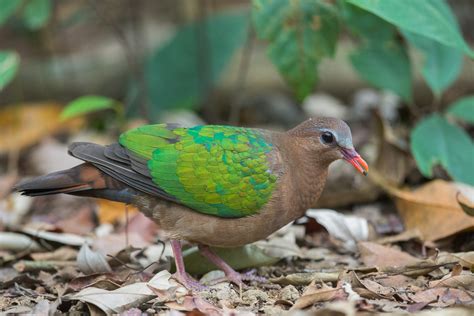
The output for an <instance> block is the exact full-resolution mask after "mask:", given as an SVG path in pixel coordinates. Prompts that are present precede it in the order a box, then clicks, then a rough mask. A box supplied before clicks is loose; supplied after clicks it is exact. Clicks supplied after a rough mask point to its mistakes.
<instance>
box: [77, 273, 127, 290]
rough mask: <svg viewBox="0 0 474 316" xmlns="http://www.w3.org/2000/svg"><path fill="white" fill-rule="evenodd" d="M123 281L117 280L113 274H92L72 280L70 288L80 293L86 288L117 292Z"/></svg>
mask: <svg viewBox="0 0 474 316" xmlns="http://www.w3.org/2000/svg"><path fill="white" fill-rule="evenodd" d="M122 283H123V281H121V280H117V279H116V278H115V275H114V274H113V273H101V274H90V275H86V276H80V277H77V278H75V279H72V280H71V281H70V282H69V284H68V287H69V288H70V289H72V290H73V291H80V290H82V289H84V288H86V287H95V288H99V289H103V290H109V291H111V290H115V289H117V288H119V287H120V284H122Z"/></svg>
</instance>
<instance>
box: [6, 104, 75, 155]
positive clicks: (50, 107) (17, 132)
mask: <svg viewBox="0 0 474 316" xmlns="http://www.w3.org/2000/svg"><path fill="white" fill-rule="evenodd" d="M61 111H62V106H61V105H59V104H57V103H52V102H50V103H47V102H44V103H27V104H15V105H11V106H7V107H4V108H2V110H1V111H0V135H2V141H1V142H0V153H4V152H9V151H18V150H21V149H23V148H25V147H28V146H31V145H33V144H35V143H36V142H38V140H40V139H42V138H43V137H45V136H47V135H51V134H53V133H56V132H59V131H74V130H77V129H79V128H80V127H81V126H83V124H84V120H83V119H81V118H78V119H73V120H68V121H66V122H60V120H59V115H60V113H61Z"/></svg>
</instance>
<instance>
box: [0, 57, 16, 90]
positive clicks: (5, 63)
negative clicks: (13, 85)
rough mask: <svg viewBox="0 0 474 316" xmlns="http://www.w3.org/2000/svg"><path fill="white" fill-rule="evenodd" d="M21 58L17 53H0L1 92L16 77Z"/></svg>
mask: <svg viewBox="0 0 474 316" xmlns="http://www.w3.org/2000/svg"><path fill="white" fill-rule="evenodd" d="M19 65H20V57H19V56H18V54H17V53H15V52H10V51H0V91H2V90H3V88H5V86H6V85H7V84H8V83H9V82H10V81H11V80H12V79H13V78H14V77H15V74H16V73H17V71H18V66H19Z"/></svg>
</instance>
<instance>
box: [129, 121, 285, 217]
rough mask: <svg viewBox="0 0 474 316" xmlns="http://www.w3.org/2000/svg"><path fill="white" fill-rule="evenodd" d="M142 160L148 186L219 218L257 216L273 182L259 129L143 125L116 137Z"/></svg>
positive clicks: (267, 149) (265, 143)
mask: <svg viewBox="0 0 474 316" xmlns="http://www.w3.org/2000/svg"><path fill="white" fill-rule="evenodd" d="M120 144H122V145H123V146H124V147H126V148H127V149H128V150H130V151H132V152H134V153H136V154H138V155H140V156H141V157H143V158H145V159H147V161H148V169H149V171H150V174H151V176H152V179H153V182H154V183H156V184H157V185H158V186H159V187H160V188H161V189H163V190H164V191H165V192H166V193H167V194H169V195H171V196H173V197H175V198H177V199H178V200H179V201H180V202H181V203H182V204H184V205H186V206H188V207H190V208H192V209H194V210H196V211H198V212H201V213H205V214H210V215H216V216H219V217H243V216H248V215H252V214H256V213H258V211H259V210H260V209H261V208H262V207H263V206H264V205H265V204H266V203H267V202H268V200H269V198H270V196H271V194H272V192H273V190H274V188H275V182H276V176H275V175H273V174H272V173H271V171H270V166H269V164H268V158H267V154H268V153H269V152H270V151H271V150H272V149H273V145H272V144H271V143H269V142H268V141H266V140H265V138H264V137H263V135H262V134H261V132H260V131H258V130H255V129H247V128H240V127H230V126H212V125H209V126H196V127H193V128H171V127H170V126H168V125H166V124H159V125H147V126H142V127H139V128H137V129H133V130H131V131H128V132H126V133H124V134H122V135H121V136H120Z"/></svg>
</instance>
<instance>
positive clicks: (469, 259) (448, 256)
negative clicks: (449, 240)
mask: <svg viewBox="0 0 474 316" xmlns="http://www.w3.org/2000/svg"><path fill="white" fill-rule="evenodd" d="M452 262H456V263H458V264H460V265H461V266H463V267H465V268H468V269H470V270H471V271H472V270H473V269H474V251H469V252H456V253H447V252H441V253H440V254H438V256H437V257H436V263H437V264H446V263H452Z"/></svg>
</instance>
